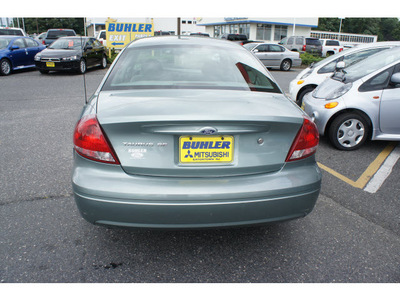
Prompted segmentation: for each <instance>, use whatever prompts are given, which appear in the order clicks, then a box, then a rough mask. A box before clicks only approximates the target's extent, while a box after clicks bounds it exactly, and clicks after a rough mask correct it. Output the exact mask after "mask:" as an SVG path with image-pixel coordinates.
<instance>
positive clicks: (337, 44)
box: [326, 41, 340, 46]
mask: <svg viewBox="0 0 400 300" xmlns="http://www.w3.org/2000/svg"><path fill="white" fill-rule="evenodd" d="M326 45H327V46H339V45H340V44H339V41H326Z"/></svg>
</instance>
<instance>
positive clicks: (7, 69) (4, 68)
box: [0, 58, 11, 76]
mask: <svg viewBox="0 0 400 300" xmlns="http://www.w3.org/2000/svg"><path fill="white" fill-rule="evenodd" d="M0 74H1V75H3V76H7V75H10V74H11V63H10V61H9V60H8V59H5V58H3V59H2V60H1V61H0Z"/></svg>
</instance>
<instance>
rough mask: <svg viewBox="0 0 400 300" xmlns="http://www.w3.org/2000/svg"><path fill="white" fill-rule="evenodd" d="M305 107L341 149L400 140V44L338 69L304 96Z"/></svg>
mask: <svg viewBox="0 0 400 300" xmlns="http://www.w3.org/2000/svg"><path fill="white" fill-rule="evenodd" d="M340 64H343V66H344V65H345V63H343V62H341V63H340ZM303 107H304V109H305V111H306V112H307V114H308V115H309V116H310V117H311V118H312V120H313V121H314V122H315V123H316V124H317V127H318V130H319V133H320V134H321V135H326V136H328V138H329V141H330V142H331V143H332V145H333V146H334V147H336V148H337V149H340V150H355V149H358V148H360V147H361V146H362V145H363V144H364V143H365V141H366V140H368V139H371V140H394V141H400V118H399V116H400V47H394V48H392V49H389V50H385V51H381V52H379V53H377V54H375V55H373V56H370V57H368V58H366V59H365V60H364V61H362V62H361V63H357V64H353V65H351V66H349V67H346V68H344V69H343V70H340V71H338V72H336V73H335V74H334V75H333V76H332V78H329V79H327V80H325V81H324V82H322V83H321V84H320V85H319V86H318V87H317V88H316V89H315V91H314V92H313V93H309V94H307V95H306V96H305V97H304V101H303Z"/></svg>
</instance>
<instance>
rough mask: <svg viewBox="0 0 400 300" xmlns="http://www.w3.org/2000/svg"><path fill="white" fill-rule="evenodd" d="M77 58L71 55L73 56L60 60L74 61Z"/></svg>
mask: <svg viewBox="0 0 400 300" xmlns="http://www.w3.org/2000/svg"><path fill="white" fill-rule="evenodd" d="M77 58H78V56H76V55H73V56H68V57H63V58H61V60H76V59H77Z"/></svg>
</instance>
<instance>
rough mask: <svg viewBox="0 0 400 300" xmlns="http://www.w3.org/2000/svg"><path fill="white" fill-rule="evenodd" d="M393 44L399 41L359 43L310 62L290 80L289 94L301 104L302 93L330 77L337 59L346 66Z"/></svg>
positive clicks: (307, 91)
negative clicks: (310, 63) (312, 62)
mask: <svg viewBox="0 0 400 300" xmlns="http://www.w3.org/2000/svg"><path fill="white" fill-rule="evenodd" d="M395 46H400V42H377V43H369V44H364V45H359V46H357V47H354V48H351V49H348V50H345V51H342V52H339V53H337V54H335V55H332V56H329V57H328V58H325V59H324V60H321V61H319V62H317V63H315V64H312V65H311V66H310V67H308V68H306V69H304V70H303V71H302V72H300V73H299V75H297V77H296V78H295V79H294V80H292V81H291V82H290V84H289V96H290V98H291V99H292V100H293V101H295V102H296V103H297V104H298V105H299V106H301V104H302V101H303V97H304V95H305V94H307V93H309V92H311V91H313V90H314V89H315V88H316V87H317V86H318V85H319V84H320V83H321V82H323V81H324V80H325V79H327V78H329V77H331V76H332V75H333V72H334V71H335V69H336V64H337V63H338V62H339V61H344V62H345V64H346V66H347V67H349V66H351V65H352V64H354V63H356V62H358V61H360V60H363V59H365V58H367V57H368V56H370V55H373V54H375V53H377V52H379V51H382V50H386V49H389V48H391V47H395Z"/></svg>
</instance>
